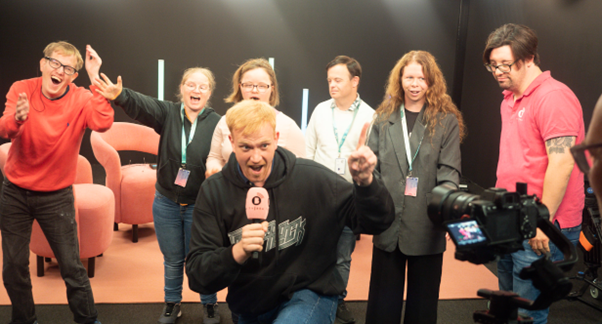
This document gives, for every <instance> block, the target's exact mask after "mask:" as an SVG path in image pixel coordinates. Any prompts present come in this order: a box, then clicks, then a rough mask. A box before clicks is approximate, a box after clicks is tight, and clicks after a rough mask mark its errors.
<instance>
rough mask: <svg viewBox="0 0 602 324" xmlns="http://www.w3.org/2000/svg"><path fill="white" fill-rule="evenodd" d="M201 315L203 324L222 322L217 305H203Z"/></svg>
mask: <svg viewBox="0 0 602 324" xmlns="http://www.w3.org/2000/svg"><path fill="white" fill-rule="evenodd" d="M203 313H204V314H203V324H218V323H219V322H220V321H221V320H222V318H221V317H220V316H219V311H218V309H217V303H215V304H206V305H203Z"/></svg>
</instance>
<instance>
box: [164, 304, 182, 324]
mask: <svg viewBox="0 0 602 324" xmlns="http://www.w3.org/2000/svg"><path fill="white" fill-rule="evenodd" d="M180 306H181V304H180V303H177V304H176V303H165V307H163V312H162V313H161V316H160V317H159V323H161V324H173V323H175V322H176V320H177V319H178V317H180V316H182V311H181V310H180Z"/></svg>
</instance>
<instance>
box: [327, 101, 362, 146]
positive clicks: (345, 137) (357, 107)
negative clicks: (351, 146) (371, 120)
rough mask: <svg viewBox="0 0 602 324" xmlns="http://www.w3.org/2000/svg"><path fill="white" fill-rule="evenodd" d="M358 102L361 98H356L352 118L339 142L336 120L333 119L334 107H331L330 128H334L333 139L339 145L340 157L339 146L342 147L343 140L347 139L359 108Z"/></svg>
mask: <svg viewBox="0 0 602 324" xmlns="http://www.w3.org/2000/svg"><path fill="white" fill-rule="evenodd" d="M360 103H361V100H358V101H357V104H356V105H355V110H354V111H353V119H352V120H351V123H350V124H349V127H348V128H347V130H346V131H345V133H344V134H343V137H342V138H341V141H340V142H339V134H338V133H337V125H336V122H335V119H334V110H335V107H334V106H333V107H331V108H332V129H333V130H334V139H336V140H337V144H338V145H339V157H341V147H343V143H345V140H346V139H347V134H348V133H349V131H350V130H351V127H352V126H353V122H354V121H355V116H357V112H358V111H359V110H360ZM336 109H338V108H336Z"/></svg>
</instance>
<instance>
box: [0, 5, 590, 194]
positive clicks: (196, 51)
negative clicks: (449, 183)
mask: <svg viewBox="0 0 602 324" xmlns="http://www.w3.org/2000/svg"><path fill="white" fill-rule="evenodd" d="M462 1H463V2H464V4H465V5H466V4H467V3H468V4H469V5H468V9H469V10H468V14H469V16H468V20H467V24H468V26H467V27H468V32H467V34H466V38H464V39H462V40H463V41H464V43H465V44H466V48H465V52H466V56H465V59H464V61H463V62H464V67H462V68H461V69H460V70H459V71H462V75H461V77H463V78H455V77H456V76H454V75H453V74H454V70H455V67H456V66H457V65H458V64H459V63H457V62H456V48H455V46H456V36H457V35H456V33H457V30H458V21H459V13H460V5H461V3H462ZM600 13H602V1H599V0H539V1H528V0H504V1H499V0H370V1H367V0H304V1H288V0H253V1H241V0H220V1H217V0H215V1H209V0H171V1H169V0H86V1H81V0H62V1H57V0H48V1H32V0H21V1H2V2H0V37H1V42H0V44H2V45H1V46H0V93H2V94H4V93H6V92H8V89H9V87H10V85H11V84H12V82H14V81H16V80H21V79H25V78H31V77H35V76H37V75H39V72H38V67H39V63H38V62H39V60H40V58H41V57H42V50H43V48H44V47H45V46H46V45H47V44H48V43H50V42H52V41H56V40H67V41H69V42H71V43H73V44H74V45H76V46H77V47H78V48H80V50H83V49H84V48H85V45H86V44H91V45H92V46H93V47H94V48H95V49H96V50H97V51H98V53H99V54H100V56H101V57H102V59H103V62H104V63H103V67H102V69H101V71H102V72H104V73H106V74H108V75H109V76H110V77H111V78H112V79H113V80H115V78H116V76H117V75H121V76H122V77H123V79H124V84H125V86H127V87H129V88H132V89H134V90H137V91H139V92H142V93H145V94H148V95H151V96H156V95H157V59H165V61H166V63H165V98H166V99H168V100H175V93H176V91H177V86H178V84H179V81H180V78H181V74H182V72H183V70H184V69H186V68H187V67H191V66H197V65H199V66H205V67H209V68H210V69H211V70H212V71H213V72H214V73H215V75H216V79H217V89H216V91H215V92H214V93H213V97H212V100H211V102H212V107H214V108H215V109H216V110H217V112H218V113H220V114H224V113H225V111H226V109H227V108H228V107H229V105H228V104H225V103H224V102H223V98H224V97H226V96H227V94H228V93H229V92H230V89H231V85H230V81H231V77H232V73H233V72H234V70H236V68H237V66H238V65H239V64H241V63H242V62H244V61H245V60H246V59H248V58H252V57H266V58H267V57H274V58H275V65H276V73H277V74H278V81H279V83H280V94H281V97H282V102H281V104H280V106H279V107H278V108H279V109H280V110H282V111H284V112H285V113H286V114H288V115H289V116H291V117H292V118H293V119H295V120H296V121H297V122H298V123H300V122H301V95H302V89H303V88H309V90H310V96H309V107H310V109H309V110H310V111H309V113H310V114H311V112H312V110H313V107H315V105H316V104H318V103H319V102H320V101H323V100H325V99H328V98H329V95H328V89H327V85H326V82H325V79H326V73H325V70H324V66H325V65H326V63H327V62H329V61H330V60H331V59H332V58H334V57H335V56H336V55H339V54H346V55H350V56H353V57H355V58H356V59H358V60H359V61H360V63H361V64H362V67H363V70H364V75H363V77H362V80H361V86H360V94H361V96H362V98H363V99H364V100H365V101H366V102H368V103H369V104H370V105H372V106H373V107H374V108H376V106H377V105H378V104H379V102H380V100H381V99H382V96H383V93H384V84H385V82H386V79H387V76H388V73H389V71H390V70H391V68H392V67H393V65H394V64H395V62H396V61H397V60H398V59H399V58H400V57H401V56H402V55H403V54H404V53H406V52H407V51H409V50H414V49H421V50H427V51H430V52H431V53H432V54H433V55H434V56H435V57H437V59H438V62H439V64H440V65H441V68H442V70H443V73H444V74H445V76H446V79H447V82H448V88H449V89H450V93H451V89H452V88H453V87H454V86H455V87H456V88H460V87H461V88H462V91H461V92H459V93H461V95H462V97H461V98H462V105H461V107H460V108H461V110H462V112H463V114H464V117H465V119H466V122H467V125H468V131H469V136H468V138H467V139H466V140H465V142H464V144H463V146H462V151H463V171H464V174H465V176H467V177H468V178H470V179H472V180H473V181H475V182H477V183H479V184H481V185H482V186H485V187H488V186H493V185H494V183H495V167H496V163H497V155H498V142H499V132H500V118H499V104H500V102H501V100H502V96H501V91H500V89H499V88H498V87H497V85H496V83H495V81H494V80H493V79H492V77H491V76H490V74H489V73H487V72H486V71H485V69H484V68H483V65H482V61H481V53H482V50H483V47H484V43H485V40H486V38H487V35H488V34H489V33H490V32H491V31H492V30H494V29H495V28H497V27H499V26H500V25H502V24H504V23H508V22H514V23H523V24H526V25H529V26H530V27H532V28H534V29H535V30H536V31H537V32H538V35H539V38H540V50H539V51H540V55H541V58H542V68H543V69H544V70H551V71H552V75H553V76H554V77H555V78H557V79H558V80H560V81H562V82H564V83H566V84H567V85H568V86H569V87H571V89H573V90H574V91H575V93H576V94H577V96H578V97H579V99H580V100H581V103H582V105H583V109H584V117H585V122H586V125H588V124H589V120H590V118H591V113H592V110H593V106H594V104H595V102H596V100H597V98H598V96H599V95H600V93H602V78H601V77H600V76H601V75H602V63H601V62H602V61H601V60H600V57H602V55H601V54H602V41H600V40H602V22H601V19H600V17H599V14H600ZM460 43H461V44H462V42H460ZM459 62H462V60H461V57H460V61H459ZM81 72H82V73H80V76H79V78H78V79H77V80H76V83H77V84H78V85H80V86H87V85H88V83H89V81H88V80H87V75H86V73H85V71H81ZM452 80H463V82H462V84H452ZM116 120H117V121H131V120H130V119H129V118H128V117H127V116H125V114H123V112H121V111H120V110H117V113H116ZM82 154H83V155H85V156H86V157H88V158H89V159H90V160H91V161H92V162H95V159H94V157H93V154H92V152H91V149H90V144H89V136H88V135H86V137H85V138H84V142H83V144H82Z"/></svg>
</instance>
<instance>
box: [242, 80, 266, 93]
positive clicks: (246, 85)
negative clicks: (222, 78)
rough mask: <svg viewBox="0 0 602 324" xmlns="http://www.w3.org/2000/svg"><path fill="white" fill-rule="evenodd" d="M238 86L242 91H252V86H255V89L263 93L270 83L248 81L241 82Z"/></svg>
mask: <svg viewBox="0 0 602 324" xmlns="http://www.w3.org/2000/svg"><path fill="white" fill-rule="evenodd" d="M240 87H241V88H242V89H243V90H244V91H248V92H251V91H253V88H257V91H259V92H260V93H265V92H266V91H268V89H269V88H270V85H269V84H265V83H260V84H253V83H250V82H246V83H241V84H240Z"/></svg>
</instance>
